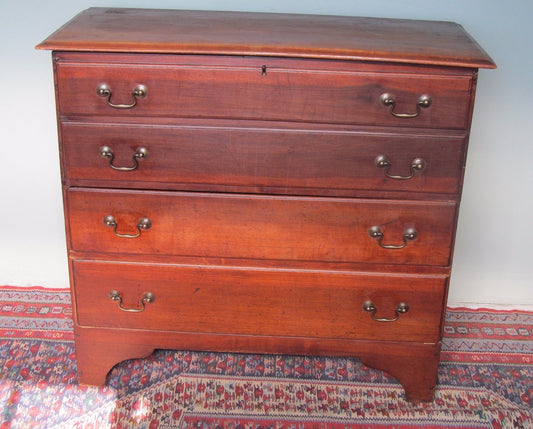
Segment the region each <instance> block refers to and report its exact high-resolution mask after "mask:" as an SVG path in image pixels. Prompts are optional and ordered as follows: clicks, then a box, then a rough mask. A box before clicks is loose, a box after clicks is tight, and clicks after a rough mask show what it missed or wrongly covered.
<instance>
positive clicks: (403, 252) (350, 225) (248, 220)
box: [67, 188, 456, 266]
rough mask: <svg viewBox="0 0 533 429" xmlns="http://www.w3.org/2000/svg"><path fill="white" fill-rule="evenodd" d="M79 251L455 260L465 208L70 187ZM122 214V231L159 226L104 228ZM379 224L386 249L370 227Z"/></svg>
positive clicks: (336, 259)
mask: <svg viewBox="0 0 533 429" xmlns="http://www.w3.org/2000/svg"><path fill="white" fill-rule="evenodd" d="M67 204H68V206H69V225H70V228H71V242H70V248H71V249H73V250H77V251H82V252H107V253H117V254H119V253H124V254H160V255H165V256H180V255H191V256H204V257H220V258H239V257H240V258H247V259H270V260H293V261H295V260H300V261H325V262H365V263H370V264H379V263H391V264H411V265H440V266H447V265H448V263H449V260H450V250H451V244H452V243H451V240H452V234H453V227H454V219H455V215H456V205H455V204H454V203H451V202H431V203H430V202H413V201H389V200H383V201H381V200H362V199H341V198H334V199H333V198H317V197H273V196H253V195H240V194H235V195H231V194H209V193H191V192H153V191H152V192H141V191H115V190H94V189H87V190H85V189H77V188H71V189H70V190H69V192H68V194H67ZM108 215H112V216H113V217H115V219H116V221H117V224H118V227H117V232H118V233H120V234H135V233H136V225H137V223H138V222H139V219H140V218H143V217H147V218H149V219H150V220H151V222H152V227H151V228H150V229H148V230H146V231H142V232H141V234H140V237H138V238H121V237H118V236H116V235H115V234H114V233H113V229H112V228H109V227H106V226H105V225H104V222H103V219H104V218H105V217H106V216H108ZM375 225H376V226H379V227H380V228H381V229H382V231H383V234H384V240H383V243H384V244H390V245H401V244H402V243H403V234H404V233H405V231H406V229H408V228H415V229H416V230H417V232H418V238H416V239H415V240H413V241H409V242H408V243H407V245H406V246H405V247H404V248H403V249H384V248H382V247H380V246H379V244H378V241H377V240H376V239H375V238H372V237H370V235H369V229H370V228H371V227H372V226H375Z"/></svg>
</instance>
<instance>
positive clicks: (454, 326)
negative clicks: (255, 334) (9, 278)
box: [0, 286, 533, 429]
mask: <svg viewBox="0 0 533 429" xmlns="http://www.w3.org/2000/svg"><path fill="white" fill-rule="evenodd" d="M0 368H2V373H1V376H0V406H1V409H2V414H1V415H0V428H2V429H4V428H65V429H74V428H95V429H100V428H160V429H170V428H313V429H314V428H317V429H318V428H402V429H404V428H533V411H532V404H533V399H532V397H533V313H528V312H522V311H504V312H502V311H498V312H497V311H493V310H471V309H466V308H456V309H448V311H447V316H446V325H445V338H444V341H443V352H442V362H441V365H440V368H439V383H438V386H437V391H436V396H435V401H434V402H433V403H429V404H411V403H408V402H406V401H405V399H404V394H403V389H402V388H401V386H400V385H399V384H398V383H397V382H396V380H395V379H393V378H392V377H389V376H387V375H386V374H384V373H382V372H380V371H375V370H372V369H369V368H367V367H365V366H364V365H362V364H361V363H360V362H359V361H358V360H357V359H346V358H327V357H298V356H281V355H280V356H266V355H245V354H228V353H199V352H191V351H158V352H156V353H154V354H153V355H152V356H150V357H149V358H146V359H138V360H131V361H127V362H123V363H122V364H120V365H118V366H117V367H115V369H114V370H113V371H112V372H111V375H110V380H109V383H108V385H107V386H106V387H100V388H98V387H82V386H78V385H77V383H76V355H75V351H74V346H73V334H72V319H71V305H70V297H69V293H68V291H66V290H57V289H42V288H31V289H27V288H15V287H8V286H4V287H0Z"/></svg>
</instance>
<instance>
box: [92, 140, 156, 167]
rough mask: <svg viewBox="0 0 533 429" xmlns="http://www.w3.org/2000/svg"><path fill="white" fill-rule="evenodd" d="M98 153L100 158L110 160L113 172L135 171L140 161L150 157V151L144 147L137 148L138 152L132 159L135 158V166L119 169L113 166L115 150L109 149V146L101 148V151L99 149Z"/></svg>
mask: <svg viewBox="0 0 533 429" xmlns="http://www.w3.org/2000/svg"><path fill="white" fill-rule="evenodd" d="M98 153H99V154H100V156H101V157H102V158H107V159H109V166H110V167H111V168H112V169H113V170H118V171H133V170H135V169H137V167H138V166H139V163H138V161H137V160H138V159H139V160H141V159H145V158H147V157H148V150H147V149H146V148H144V147H139V148H137V150H136V151H135V153H134V154H133V156H132V158H133V166H131V167H117V166H116V165H113V158H114V156H115V155H114V154H113V150H112V149H111V148H110V147H109V146H101V147H100V149H98Z"/></svg>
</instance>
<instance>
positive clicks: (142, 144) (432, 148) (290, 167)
mask: <svg viewBox="0 0 533 429" xmlns="http://www.w3.org/2000/svg"><path fill="white" fill-rule="evenodd" d="M61 135H62V147H63V153H64V167H65V173H64V174H65V179H66V181H67V182H68V183H70V184H71V185H80V184H81V185H84V186H111V187H119V188H128V187H142V188H157V187H164V188H165V189H176V190H180V189H181V190H186V189H188V188H189V189H190V188H193V187H194V186H197V185H206V186H211V188H212V189H215V190H216V189H217V188H216V187H220V188H221V189H225V188H226V187H228V186H233V187H236V188H237V189H239V188H245V189H246V190H247V191H248V192H250V191H251V192H262V191H263V190H264V189H265V188H268V189H269V190H270V191H271V192H272V193H286V194H298V193H305V192H311V191H312V190H318V192H320V193H322V194H327V193H330V192H333V191H336V192H337V195H339V194H340V195H343V193H344V195H347V196H349V195H352V194H353V191H354V190H358V189H360V190H375V191H410V192H435V193H448V194H454V193H457V192H459V187H460V179H461V173H462V165H463V158H464V154H463V149H464V137H444V136H419V135H416V134H409V133H407V134H384V133H382V134H378V133H363V132H355V131H351V132H349V131H344V132H331V131H320V130H317V131H309V130H308V131H306V130H295V129H284V130H280V129H252V128H224V127H194V126H181V127H173V126H159V127H155V126H148V125H147V126H136V125H131V124H122V125H104V124H98V125H94V124H85V123H71V122H67V123H63V124H62V125H61ZM382 158H383V159H385V160H386V161H387V162H388V163H389V165H388V167H387V166H381V167H379V166H378V165H379V163H378V162H377V160H378V159H382ZM417 163H419V164H417ZM409 177H410V178H409Z"/></svg>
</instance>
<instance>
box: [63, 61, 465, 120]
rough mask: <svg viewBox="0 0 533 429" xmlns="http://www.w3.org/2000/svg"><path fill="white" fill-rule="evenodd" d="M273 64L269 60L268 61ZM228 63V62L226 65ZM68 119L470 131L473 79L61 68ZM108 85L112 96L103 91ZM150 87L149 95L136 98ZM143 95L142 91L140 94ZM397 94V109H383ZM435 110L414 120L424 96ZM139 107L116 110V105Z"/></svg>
mask: <svg viewBox="0 0 533 429" xmlns="http://www.w3.org/2000/svg"><path fill="white" fill-rule="evenodd" d="M265 61H266V60H265ZM226 62H227V61H226ZM57 77H58V85H57V88H58V100H59V112H60V115H62V116H72V115H101V116H106V117H107V116H125V117H150V116H152V117H180V118H220V119H235V118H238V119H249V120H275V121H296V122H316V123H333V124H368V125H387V126H389V125H392V126H406V127H431V128H455V129H465V128H466V127H467V125H468V112H469V105H470V97H471V82H472V78H471V77H469V76H451V75H450V76H445V75H417V74H400V73H398V74H393V73H379V72H376V73H369V72H365V73H361V72H347V71H344V70H343V71H335V70H328V71H327V72H323V71H320V70H307V69H299V68H281V67H280V68H276V67H271V68H269V69H268V72H267V73H266V74H265V73H262V71H261V66H260V65H259V64H258V66H257V67H248V66H246V67H245V66H239V65H238V59H237V60H236V61H235V65H234V66H231V65H225V66H224V67H217V66H214V65H211V66H207V65H206V66H203V67H201V66H185V65H183V66H170V65H164V66H163V65H160V66H157V65H140V64H136V65H127V64H116V65H112V64H111V65H104V64H76V63H68V62H66V63H64V62H59V63H58V64H57ZM101 85H105V86H106V88H108V90H107V92H106V91H100V95H99V93H98V91H97V88H100V87H101ZM139 85H143V86H144V87H145V90H144V92H143V93H144V94H145V96H144V97H142V94H140V95H139V96H138V97H136V96H134V95H133V92H134V90H135V89H136V88H137V87H138V86H139ZM137 94H139V93H137ZM383 94H391V95H392V96H393V97H394V102H395V105H394V106H391V105H384V104H383V102H382V95H383ZM423 95H428V96H430V98H431V105H430V106H429V107H427V108H420V109H419V110H420V112H419V113H420V114H419V115H418V116H416V117H409V118H405V117H396V116H393V115H392V114H391V111H393V112H394V113H399V114H402V115H414V114H416V113H417V103H418V102H419V100H420V98H421V96H423ZM109 103H112V104H114V105H124V106H127V105H133V104H135V106H132V107H131V108H116V107H112V106H110V105H109Z"/></svg>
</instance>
